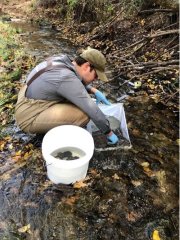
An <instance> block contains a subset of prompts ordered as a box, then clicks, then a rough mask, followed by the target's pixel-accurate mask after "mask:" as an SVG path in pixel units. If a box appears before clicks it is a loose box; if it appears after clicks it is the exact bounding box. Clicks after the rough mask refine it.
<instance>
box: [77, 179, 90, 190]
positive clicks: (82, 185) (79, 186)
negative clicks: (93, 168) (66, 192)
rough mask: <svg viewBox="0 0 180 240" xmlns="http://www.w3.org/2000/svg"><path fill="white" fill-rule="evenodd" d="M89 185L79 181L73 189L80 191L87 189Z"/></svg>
mask: <svg viewBox="0 0 180 240" xmlns="http://www.w3.org/2000/svg"><path fill="white" fill-rule="evenodd" d="M87 185H88V184H87V183H84V182H83V181H79V182H75V183H74V184H73V188H77V189H79V188H83V187H87Z"/></svg>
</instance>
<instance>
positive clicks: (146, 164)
mask: <svg viewBox="0 0 180 240" xmlns="http://www.w3.org/2000/svg"><path fill="white" fill-rule="evenodd" d="M141 166H142V167H146V168H147V167H149V163H148V162H143V163H141Z"/></svg>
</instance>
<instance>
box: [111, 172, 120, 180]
mask: <svg viewBox="0 0 180 240" xmlns="http://www.w3.org/2000/svg"><path fill="white" fill-rule="evenodd" d="M112 178H114V179H115V180H118V179H120V177H119V176H118V175H117V174H116V173H115V174H114V175H113V176H112Z"/></svg>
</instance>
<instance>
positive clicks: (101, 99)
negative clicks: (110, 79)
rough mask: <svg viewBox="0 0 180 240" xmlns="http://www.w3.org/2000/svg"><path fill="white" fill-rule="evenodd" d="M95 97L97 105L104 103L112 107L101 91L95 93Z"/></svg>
mask: <svg viewBox="0 0 180 240" xmlns="http://www.w3.org/2000/svg"><path fill="white" fill-rule="evenodd" d="M94 95H95V97H96V103H97V104H98V103H100V102H102V103H104V104H106V105H111V103H110V102H109V101H108V100H107V98H106V97H105V96H104V94H103V93H102V92H100V91H99V90H97V91H96V92H95V93H94Z"/></svg>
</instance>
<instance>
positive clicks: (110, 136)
mask: <svg viewBox="0 0 180 240" xmlns="http://www.w3.org/2000/svg"><path fill="white" fill-rule="evenodd" d="M107 140H108V144H110V145H113V144H116V143H118V141H119V139H118V137H117V136H116V134H115V133H113V132H112V131H111V132H110V133H109V134H108V135H107Z"/></svg>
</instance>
